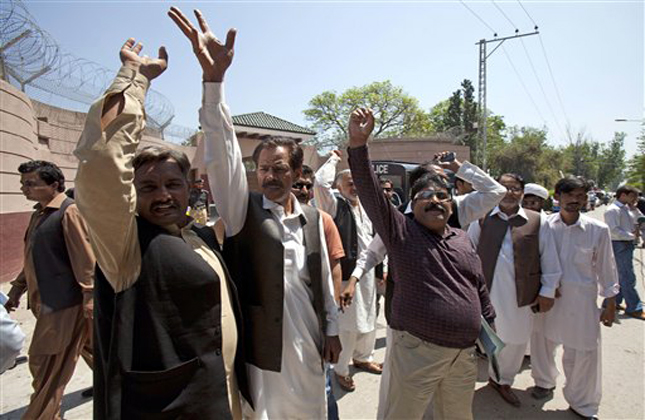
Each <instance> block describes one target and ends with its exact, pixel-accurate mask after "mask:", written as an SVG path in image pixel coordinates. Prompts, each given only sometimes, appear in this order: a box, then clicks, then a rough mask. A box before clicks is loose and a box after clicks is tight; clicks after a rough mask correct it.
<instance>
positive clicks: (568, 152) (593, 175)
mask: <svg viewBox="0 0 645 420" xmlns="http://www.w3.org/2000/svg"><path fill="white" fill-rule="evenodd" d="M569 137H570V140H569V145H568V146H566V147H565V148H564V149H563V150H562V152H563V153H564V156H565V161H564V168H563V169H564V172H565V173H570V174H572V175H575V176H582V177H584V178H586V179H588V180H592V181H594V182H595V181H596V179H597V177H598V163H599V160H600V159H599V158H600V144H598V142H596V141H594V140H592V139H591V138H588V137H587V136H586V135H585V133H584V132H579V133H577V134H576V135H575V137H574V136H573V135H570V136H569Z"/></svg>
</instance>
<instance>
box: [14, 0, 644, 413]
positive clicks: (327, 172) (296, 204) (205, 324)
mask: <svg viewBox="0 0 645 420" xmlns="http://www.w3.org/2000/svg"><path fill="white" fill-rule="evenodd" d="M195 14H196V18H197V21H198V24H199V28H200V29H197V28H196V27H195V26H194V25H193V24H192V23H191V22H190V20H189V19H188V18H187V17H186V16H185V15H184V14H183V13H182V12H181V11H180V10H179V9H177V8H174V7H173V8H171V10H170V12H169V15H170V17H171V18H172V19H173V21H174V22H175V23H176V24H177V26H178V27H179V29H180V30H181V31H182V32H183V33H184V34H185V36H186V37H187V38H188V40H189V41H190V42H191V45H192V48H193V51H194V53H195V56H196V58H197V60H198V62H199V64H200V65H201V68H202V70H203V82H204V83H203V101H202V107H201V109H200V111H199V119H200V124H201V127H202V130H203V132H204V139H205V140H204V141H205V143H204V162H205V165H206V171H207V175H208V181H209V184H210V185H209V186H210V193H211V195H210V196H211V197H212V200H213V201H214V203H215V206H216V208H217V212H218V214H219V216H220V218H221V226H223V229H224V234H223V238H219V239H220V240H218V236H217V235H216V232H215V230H214V229H213V228H211V227H210V226H207V223H206V222H207V220H208V216H209V214H208V208H209V206H208V204H209V192H208V191H206V190H205V189H204V182H203V180H201V179H199V180H196V181H194V184H193V186H192V187H193V188H192V189H191V187H190V182H189V171H190V162H189V161H188V158H187V157H186V156H185V155H184V154H183V153H181V152H177V151H175V150H173V149H165V148H161V147H147V148H143V149H138V146H139V143H140V140H141V137H142V133H143V129H144V127H145V111H144V105H143V104H144V103H145V96H146V92H147V90H148V88H149V86H150V83H151V82H152V81H153V80H154V79H156V78H157V77H159V76H160V75H161V74H162V73H163V72H164V70H165V69H166V67H167V63H168V62H167V53H166V51H165V49H164V48H163V47H162V48H161V49H160V51H159V56H158V58H148V57H142V56H140V52H141V49H142V45H141V44H140V43H136V42H135V40H134V39H129V40H127V42H126V43H125V45H124V46H123V47H122V49H121V51H120V58H121V62H122V68H121V70H120V71H119V73H118V74H117V76H116V78H115V80H114V82H113V83H112V85H111V86H110V87H109V88H108V89H107V90H106V92H105V94H104V95H103V96H102V97H101V98H100V99H99V100H98V101H96V102H95V103H94V104H93V105H92V107H91V108H90V111H89V113H88V115H87V120H86V123H85V128H84V130H83V133H82V135H81V138H80V140H79V142H78V145H77V148H76V150H75V155H76V156H77V157H78V159H79V161H80V163H79V167H78V172H77V175H76V180H75V183H76V188H75V194H74V195H75V201H74V200H72V199H71V198H68V197H67V196H66V195H65V194H64V193H63V192H64V190H65V187H64V183H65V179H64V176H63V174H62V172H61V171H60V169H59V168H58V167H56V165H54V164H52V163H49V162H43V161H32V162H27V163H25V164H23V165H21V166H20V168H19V172H20V173H21V183H22V190H23V193H24V194H25V196H26V198H27V199H29V200H32V201H35V202H36V203H37V204H36V206H35V207H34V209H35V211H34V213H33V215H32V218H31V221H30V223H29V228H28V230H27V232H26V234H25V244H24V246H25V265H24V269H23V271H22V272H21V274H20V276H19V277H18V278H17V279H16V280H15V281H14V282H13V283H12V288H11V291H10V292H9V300H8V301H7V303H6V304H5V305H4V306H5V308H6V309H7V310H8V311H11V310H13V309H15V308H16V307H17V306H18V305H19V301H20V298H21V296H22V295H23V294H25V293H26V294H27V295H28V300H29V305H30V308H31V310H32V312H33V314H34V316H35V317H36V318H37V322H36V328H35V331H34V336H33V339H32V344H31V347H30V348H29V353H28V354H29V368H30V371H31V373H32V375H33V378H34V380H33V387H34V393H33V395H32V398H31V401H30V404H29V407H28V409H27V411H26V413H25V418H28V419H47V420H49V419H58V418H60V403H61V398H62V395H63V391H64V388H65V385H66V384H67V382H68V381H69V380H70V378H71V376H72V373H73V371H74V367H75V364H76V363H77V361H78V359H79V356H82V357H84V358H85V360H86V361H87V362H88V364H90V366H91V367H93V369H94V389H93V393H94V417H95V418H97V419H120V418H125V419H130V418H199V419H229V418H230V419H240V418H248V419H255V418H258V419H295V418H330V419H335V418H338V417H339V414H338V409H337V406H336V403H335V401H334V400H333V394H332V393H331V392H330V380H331V378H332V376H335V377H336V381H337V383H338V384H339V386H340V387H341V388H343V389H344V390H346V391H348V392H351V391H353V390H355V389H356V384H355V383H354V381H353V379H352V377H351V374H350V369H349V365H350V363H351V364H353V366H354V367H355V368H357V369H362V370H365V371H367V372H370V373H373V374H381V375H382V376H381V382H380V391H379V407H378V418H387V419H408V418H409V419H419V418H422V417H423V416H424V413H425V412H426V411H428V410H432V411H433V413H434V418H435V419H437V420H439V419H472V418H473V413H472V401H473V396H474V389H475V381H476V376H477V357H476V353H477V351H476V346H475V344H476V341H477V339H478V337H479V335H480V331H481V328H482V323H483V322H484V321H485V322H487V323H488V324H489V325H491V326H492V327H494V329H495V330H496V332H497V334H498V335H499V337H500V338H501V340H502V341H503V342H504V343H505V347H504V348H503V349H502V351H501V353H499V355H497V359H496V360H497V364H495V365H493V363H491V364H490V366H491V367H490V371H489V376H490V380H489V384H490V386H491V387H492V388H493V389H495V390H496V391H497V392H498V393H499V395H500V397H501V398H502V399H503V400H504V401H506V402H508V403H509V404H512V405H513V406H516V407H518V406H520V405H521V403H520V400H519V399H518V397H517V396H516V395H515V393H514V392H513V389H512V385H513V380H514V378H515V376H516V375H517V373H518V372H519V371H520V368H521V366H522V363H523V361H524V357H525V355H526V354H527V351H528V350H529V348H530V358H531V370H532V372H531V373H532V376H533V379H534V381H535V386H534V388H533V390H532V396H533V397H534V398H536V399H545V398H549V397H551V396H552V395H553V393H554V389H555V386H556V378H557V376H558V370H557V369H556V364H555V350H556V348H557V347H558V346H560V345H561V346H563V348H564V353H563V366H564V375H565V377H566V385H565V387H564V389H563V394H564V398H565V399H566V401H567V402H568V403H569V405H570V408H571V410H572V411H573V412H574V413H576V414H578V415H579V416H580V417H583V418H595V417H596V416H597V413H598V409H599V404H600V399H601V382H602V379H601V368H600V364H601V358H600V324H603V325H605V326H607V327H610V326H612V323H613V322H614V319H615V316H616V311H617V310H618V309H619V308H622V309H623V310H624V311H625V313H626V314H628V315H630V316H633V317H635V318H639V319H645V315H644V314H643V306H642V305H643V303H642V301H641V300H640V297H639V296H638V293H637V292H636V289H635V277H634V267H633V262H632V261H633V260H632V257H633V251H634V244H635V243H636V241H637V240H638V236H639V231H638V229H637V228H636V227H635V222H636V221H637V220H638V217H639V213H638V210H637V208H636V203H637V197H638V193H639V191H638V190H636V189H635V188H633V187H630V186H623V187H620V188H619V189H618V191H617V192H616V200H615V202H614V203H613V204H612V205H611V206H609V208H608V210H607V213H606V215H605V218H606V224H605V223H602V222H599V221H597V220H595V219H593V218H590V217H588V216H586V215H584V214H581V209H582V208H583V206H585V203H586V201H587V192H588V191H589V184H588V183H587V182H586V181H585V180H583V179H581V178H578V177H572V176H569V177H565V178H562V179H561V180H560V181H558V183H557V184H556V185H555V198H556V199H557V200H559V202H560V207H561V209H560V211H559V212H558V213H554V214H547V213H546V212H544V211H543V210H542V208H543V206H544V202H545V200H547V199H548V198H549V192H548V190H547V189H546V188H544V187H543V186H540V185H537V184H525V183H524V180H523V179H522V177H521V176H519V175H517V174H512V173H507V174H503V175H501V176H500V177H499V178H498V179H493V178H492V177H491V176H489V175H488V174H487V173H486V172H484V171H483V170H481V169H480V168H478V167H477V166H475V165H473V164H471V163H469V162H460V161H459V160H457V159H456V156H455V155H454V153H449V152H443V153H439V154H437V155H436V156H434V157H433V159H432V160H430V161H428V162H425V163H424V164H421V165H419V166H418V167H417V168H416V169H415V170H414V171H412V172H411V173H410V177H409V185H410V186H411V190H410V194H409V197H407V198H408V200H405V202H404V204H403V205H401V206H400V208H398V209H397V208H395V207H394V205H393V204H392V201H391V195H392V194H391V193H392V190H393V187H394V184H393V182H392V181H391V180H388V179H379V178H377V176H376V175H375V174H374V172H373V169H372V165H371V163H370V156H369V148H368V143H369V139H370V135H371V132H372V130H373V128H374V115H373V113H372V111H371V110H369V109H363V108H360V109H357V110H355V111H354V112H353V113H352V115H351V117H350V122H349V129H348V132H349V139H348V149H347V155H348V160H349V166H350V169H346V170H341V171H338V170H337V166H338V164H339V162H340V161H341V158H342V153H341V152H339V151H334V152H332V153H331V155H330V157H329V159H328V160H327V162H326V163H325V164H323V165H322V166H321V167H320V168H319V169H318V170H317V171H316V172H315V173H314V171H313V170H312V169H311V168H309V167H307V166H306V165H303V151H302V149H301V147H300V146H299V145H298V144H297V143H296V142H295V141H293V140H291V139H285V138H271V139H269V140H265V141H263V142H261V143H260V144H259V145H258V146H257V148H256V149H255V151H254V152H253V161H254V163H255V166H256V169H255V176H256V177H257V182H258V185H259V191H258V192H256V191H251V190H250V189H249V183H248V181H247V171H246V169H245V166H244V164H243V162H242V154H241V150H240V146H239V144H238V141H237V138H236V134H235V131H234V127H233V123H232V119H231V115H230V112H229V109H228V106H227V105H226V102H225V96H224V77H225V74H226V72H227V70H228V68H229V66H230V65H231V63H232V61H233V56H234V43H235V36H236V32H235V30H230V31H229V32H228V35H227V37H226V41H225V42H223V43H222V42H220V41H219V40H218V39H217V38H216V37H215V36H214V34H213V33H212V32H211V31H210V29H209V26H208V24H207V22H206V20H205V19H204V17H203V16H202V15H201V13H200V12H199V11H196V12H195ZM450 174H452V175H454V184H451V183H450V179H451V177H450ZM312 203H315V206H312V205H311V204H312ZM640 216H642V214H640ZM222 240H223V246H222V245H221V242H222ZM384 260H385V261H384ZM383 262H385V270H384V269H383V266H382V265H380V264H382V263H383ZM383 280H385V283H386V287H385V293H384V294H385V315H386V319H387V321H388V328H387V350H386V356H385V361H384V363H383V364H381V363H376V361H375V360H374V347H375V338H376V318H377V311H378V309H377V302H378V294H379V293H378V289H379V282H380V281H383ZM619 284H620V286H619ZM598 295H600V296H601V297H603V298H604V301H603V304H602V306H601V308H599V307H598V305H597V301H598ZM623 299H624V301H625V303H626V306H624V307H623V306H621V304H622V301H623ZM92 319H93V323H91V322H90V320H92ZM92 327H93V330H94V331H93V337H94V342H92V340H91V339H90V337H92ZM529 343H530V345H529ZM332 371H333V372H334V375H331V374H330V372H332Z"/></svg>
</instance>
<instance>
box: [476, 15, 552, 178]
mask: <svg viewBox="0 0 645 420" xmlns="http://www.w3.org/2000/svg"><path fill="white" fill-rule="evenodd" d="M537 29H538V27H537V26H536V27H535V32H531V33H526V34H517V33H516V34H515V35H513V36H507V37H504V38H494V39H481V40H479V42H476V43H475V45H479V121H480V123H479V137H480V138H481V139H482V145H481V147H480V148H479V159H480V162H481V165H482V169H483V170H486V169H487V166H486V147H487V145H488V121H487V120H488V110H487V109H486V60H487V59H488V57H490V56H491V55H493V53H494V52H495V51H497V49H498V48H499V47H501V46H502V44H503V43H504V41H506V40H509V39H515V38H521V37H524V36H530V35H537V34H539V33H540V32H538V30H537ZM515 32H517V31H515ZM496 35H497V34H496ZM493 42H497V43H498V44H497V45H496V46H495V48H493V50H492V51H491V52H490V53H489V54H487V53H486V45H487V44H490V43H493Z"/></svg>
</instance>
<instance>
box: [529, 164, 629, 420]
mask: <svg viewBox="0 0 645 420" xmlns="http://www.w3.org/2000/svg"><path fill="white" fill-rule="evenodd" d="M588 191H589V184H588V183H587V182H586V181H585V180H584V179H582V178H580V177H572V176H569V177H566V178H562V179H561V180H559V181H558V182H557V184H555V199H556V200H558V201H559V202H560V212H559V213H553V214H552V215H550V216H548V224H549V226H550V227H551V230H552V232H553V236H554V238H555V244H556V249H557V250H558V254H559V257H560V259H561V260H562V261H566V262H567V263H566V264H562V271H563V273H562V280H561V282H560V291H561V296H560V297H559V298H558V299H556V300H555V304H554V305H553V309H551V310H550V311H549V312H547V313H546V314H544V334H543V335H542V336H541V337H539V338H538V337H536V336H535V335H533V336H532V337H531V362H532V363H533V364H534V366H533V368H532V375H533V379H534V380H535V385H536V386H535V389H537V390H538V391H540V390H549V391H551V392H552V390H553V389H554V388H555V384H556V379H557V376H558V369H557V368H556V365H555V350H556V347H557V346H558V345H560V344H562V345H563V346H564V354H563V356H562V366H563V368H564V375H565V377H566V382H565V386H564V388H563V390H562V392H563V393H564V398H565V400H566V401H567V402H568V403H569V406H570V408H571V410H572V411H573V412H574V413H576V414H577V415H578V416H580V417H583V418H587V419H597V418H598V417H597V415H598V408H599V405H600V398H601V395H602V390H601V385H602V377H601V360H602V357H601V355H600V346H601V340H600V324H602V325H604V326H605V327H611V326H612V324H613V322H614V319H615V316H616V294H617V293H618V289H619V287H618V275H617V272H616V264H615V261H614V255H613V252H612V247H611V237H610V230H609V227H608V226H607V225H606V224H604V223H602V222H600V221H597V220H596V219H594V218H592V217H588V216H586V215H584V214H581V213H580V209H581V208H583V207H584V206H585V205H586V203H587V192H588ZM598 295H600V296H602V297H604V298H605V303H604V305H603V306H604V308H603V309H602V311H601V312H600V316H599V308H598V304H597V299H598ZM535 348H539V349H540V351H539V352H534V351H533V349H535ZM538 358H540V360H538ZM535 389H534V393H535Z"/></svg>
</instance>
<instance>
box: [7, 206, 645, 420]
mask: <svg viewBox="0 0 645 420" xmlns="http://www.w3.org/2000/svg"><path fill="white" fill-rule="evenodd" d="M604 209H605V207H604V206H603V207H601V208H599V209H597V210H596V211H595V212H593V213H589V214H590V215H591V216H593V217H596V218H599V219H600V220H602V212H603V211H604ZM644 256H645V251H644V250H642V249H638V250H637V251H636V258H635V265H636V271H637V278H638V289H639V293H640V294H641V297H643V298H645V287H644V282H645V278H644V277H643V268H642V267H643V266H642V264H643V262H645V259H644ZM2 290H3V291H4V292H6V291H7V285H3V286H2ZM16 318H17V319H18V320H19V321H20V322H21V324H22V327H23V329H24V330H25V332H26V333H27V334H28V336H29V337H30V335H31V331H32V330H33V327H34V320H33V317H32V316H31V314H30V313H29V312H28V311H26V310H25V309H24V308H21V309H19V310H18V311H17V312H16ZM619 318H620V320H621V324H620V325H615V326H614V327H612V328H603V338H602V340H603V341H602V357H603V400H602V404H601V406H600V418H601V419H645V410H644V405H645V379H644V378H645V376H644V369H645V358H644V354H645V322H643V321H639V320H635V319H631V318H626V317H624V316H622V315H621V316H620V317H619ZM29 337H28V340H29ZM376 344H377V350H376V361H378V362H381V361H383V358H384V356H385V320H384V319H383V317H382V316H381V317H380V318H379V324H378V331H377V343H376ZM558 357H561V353H559V355H558ZM559 366H560V370H562V369H561V364H559ZM379 379H380V376H377V375H372V374H368V373H364V372H357V373H356V374H355V376H354V380H355V382H356V384H357V389H356V391H354V392H353V393H344V392H343V391H342V390H341V389H340V388H338V387H337V386H336V384H334V393H335V395H336V397H337V398H338V405H339V411H340V416H341V418H343V419H373V418H375V417H376V409H377V404H378V386H379ZM30 380H31V379H30V375H29V370H28V368H27V365H26V364H23V365H20V366H18V367H16V368H15V369H13V370H11V371H8V372H6V373H5V374H3V375H2V376H0V413H2V414H0V420H9V419H18V418H20V414H21V413H22V412H23V411H24V409H25V405H26V404H27V402H28V400H29V394H30V391H31V388H30ZM91 382H92V380H91V371H90V370H89V368H88V367H87V366H86V365H85V364H84V363H83V362H82V361H81V362H79V364H78V367H77V369H76V373H75V375H74V377H73V379H72V381H71V382H70V384H69V385H68V387H67V392H66V394H65V398H64V400H63V410H64V416H65V418H66V419H91V417H92V416H91V413H92V402H91V400H87V399H83V398H82V397H81V395H80V391H81V390H83V389H85V388H86V387H88V386H90V384H91ZM486 382H487V368H486V364H485V362H483V361H480V362H479V376H478V380H477V386H476V392H475V401H474V406H473V411H474V413H475V418H476V419H482V420H484V419H485V420H488V419H508V420H511V419H519V418H522V419H548V420H558V419H563V420H564V419H571V420H575V419H577V417H576V416H575V415H573V414H571V413H570V412H569V411H567V407H568V405H567V403H566V402H565V401H564V398H563V397H562V386H563V385H564V378H563V377H562V376H561V377H560V379H559V381H558V386H557V389H556V391H555V395H554V398H553V399H552V400H550V401H547V402H536V401H535V400H533V399H532V398H531V396H530V388H531V387H532V386H533V383H532V380H531V375H530V366H524V368H523V370H522V372H521V373H520V374H519V375H518V376H517V379H516V383H515V385H514V388H516V389H517V390H518V391H517V394H518V396H519V398H520V400H521V401H522V407H521V408H514V407H511V406H510V405H508V404H506V403H505V402H504V401H502V400H501V398H500V397H499V396H498V395H497V394H496V393H495V392H494V391H492V390H491V389H490V388H489V387H488V386H486Z"/></svg>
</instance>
